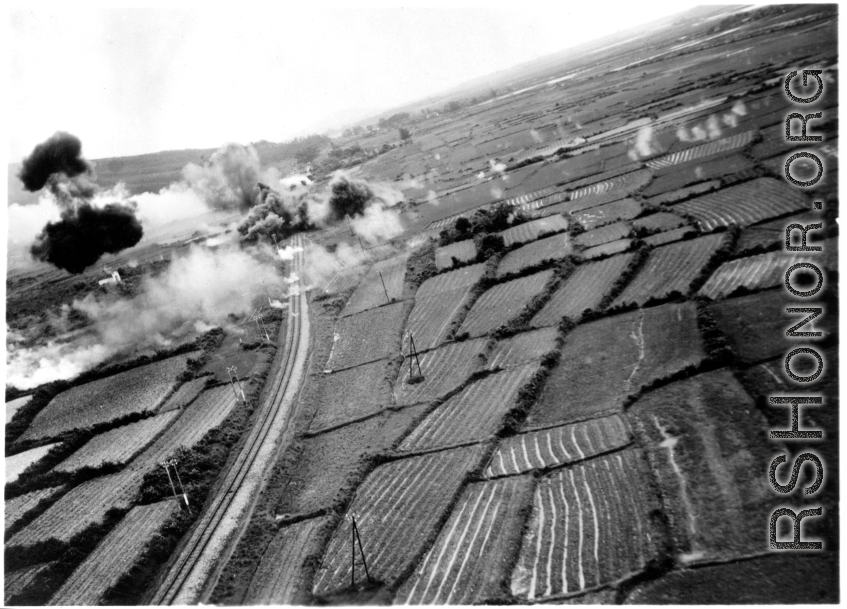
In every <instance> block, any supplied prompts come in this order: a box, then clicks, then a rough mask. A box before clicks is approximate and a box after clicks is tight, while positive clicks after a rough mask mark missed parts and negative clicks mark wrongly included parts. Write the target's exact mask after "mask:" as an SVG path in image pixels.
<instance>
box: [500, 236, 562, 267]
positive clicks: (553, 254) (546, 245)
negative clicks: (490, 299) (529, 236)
mask: <svg viewBox="0 0 847 609" xmlns="http://www.w3.org/2000/svg"><path fill="white" fill-rule="evenodd" d="M572 251H573V248H571V246H570V235H568V234H567V233H560V234H558V235H553V236H552V237H547V238H546V239H539V240H538V241H534V242H533V243H529V244H527V245H524V246H523V247H520V248H518V249H516V250H513V251H511V252H509V253H508V254H506V255H505V256H504V257H503V259H502V260H501V261H500V264H499V265H498V267H497V276H498V277H504V276H506V275H508V274H510V273H517V272H518V271H520V270H521V269H525V268H527V267H530V266H535V265H536V264H541V263H542V262H544V261H545V260H556V259H561V258H564V257H565V256H567V255H568V254H570V253H572Z"/></svg>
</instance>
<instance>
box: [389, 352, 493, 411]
mask: <svg viewBox="0 0 847 609" xmlns="http://www.w3.org/2000/svg"><path fill="white" fill-rule="evenodd" d="M485 344H486V340H485V339H484V338H480V339H477V340H466V341H462V342H458V343H450V344H447V345H444V346H442V347H439V348H438V349H434V350H432V351H427V352H426V353H421V354H420V356H419V358H418V359H419V361H420V366H421V371H422V372H423V377H424V380H423V381H422V382H419V383H414V384H410V383H408V382H407V381H408V379H409V376H410V375H409V358H406V359H405V360H404V361H403V365H402V366H401V367H400V376H399V377H398V379H397V381H396V382H395V383H394V401H395V402H396V403H397V404H398V405H408V404H417V403H419V402H429V401H432V400H434V399H436V398H439V397H441V396H443V395H446V394H447V393H449V392H450V391H452V390H453V389H455V388H456V387H459V386H460V385H461V384H462V383H464V382H465V381H466V380H467V379H468V378H469V377H470V376H471V374H473V373H474V372H476V371H477V370H481V369H482V367H483V366H484V360H483V356H484V354H485ZM413 365H414V368H413V372H414V374H415V375H417V374H418V368H417V361H415V362H413Z"/></svg>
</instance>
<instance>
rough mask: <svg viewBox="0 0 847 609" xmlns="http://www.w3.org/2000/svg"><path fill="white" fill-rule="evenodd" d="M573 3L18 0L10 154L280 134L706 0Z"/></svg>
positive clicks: (94, 154) (120, 149)
mask: <svg viewBox="0 0 847 609" xmlns="http://www.w3.org/2000/svg"><path fill="white" fill-rule="evenodd" d="M567 4H569V3H566V2H558V3H556V4H552V3H550V4H549V5H548V4H534V3H531V2H515V1H512V2H508V3H496V2H495V3H487V4H486V5H485V6H484V7H480V8H449V7H448V6H447V5H446V4H445V5H444V6H434V5H432V4H431V3H430V4H429V5H420V4H419V5H418V6H408V5H407V8H400V7H399V6H393V7H392V6H387V5H385V6H381V5H375V4H371V5H367V6H361V5H360V6H359V8H355V9H353V8H342V7H343V6H345V5H340V4H339V5H338V6H331V5H326V4H324V5H321V7H319V8H307V7H306V5H305V4H299V5H297V6H294V7H288V6H286V7H284V8H283V7H282V6H271V3H266V5H267V8H265V7H264V5H256V4H251V3H244V2H232V1H230V2H227V3H226V4H224V3H215V2H205V3H202V4H193V5H189V4H184V3H170V6H171V7H172V6H175V5H176V6H179V8H171V7H168V5H164V4H162V5H160V6H154V7H149V8H126V7H119V8H105V7H103V6H96V5H87V4H85V3H79V2H76V3H73V7H76V8H73V7H71V6H70V3H69V4H68V5H58V4H56V5H46V6H45V5H39V4H35V5H33V6H31V7H30V6H24V5H18V6H17V7H13V8H12V9H11V11H10V25H11V29H10V36H9V37H8V40H9V43H8V44H9V55H10V66H11V67H10V80H11V82H10V83H9V86H8V87H7V88H6V90H7V98H8V99H7V104H8V106H7V117H8V130H9V155H10V158H9V160H10V161H12V162H15V161H20V160H21V158H22V157H23V156H25V155H27V154H29V152H30V151H31V150H32V148H33V146H34V145H35V144H37V143H39V142H41V141H42V140H44V139H46V138H47V137H49V136H50V135H51V134H52V133H53V132H55V131H57V130H64V131H70V132H71V133H73V134H75V135H77V136H78V137H80V139H82V142H83V153H84V154H85V156H87V157H89V158H98V157H105V156H120V155H128V154H138V153H145V152H155V151H159V150H166V149H176V148H207V147H217V146H219V145H221V144H222V143H224V142H227V141H236V142H241V143H247V142H250V141H256V140H260V139H266V140H270V141H282V140H285V139H288V138H290V137H292V136H295V135H301V134H303V133H304V132H305V131H306V130H308V128H309V126H310V125H312V124H314V123H316V122H319V121H322V120H324V119H326V118H327V117H330V116H332V115H334V114H336V113H337V112H339V111H344V110H349V109H357V108H364V109H379V108H385V109H388V108H391V107H392V106H395V105H399V104H402V103H405V102H409V101H413V100H415V99H419V98H423V97H425V96H427V95H429V94H433V93H438V92H440V91H442V90H444V89H447V88H450V87H453V86H456V85H459V84H461V83H463V82H465V81H467V80H470V79H472V78H474V77H478V76H482V75H485V74H488V73H491V72H495V71H497V70H500V69H503V68H507V67H510V66H512V65H515V64H518V63H521V62H524V61H528V60H531V59H534V58H537V57H542V56H544V55H547V54H550V53H553V52H555V51H558V50H561V49H563V48H566V47H569V46H572V45H574V44H578V43H581V42H585V41H587V40H591V39H593V38H598V37H601V36H604V35H607V34H611V33H614V32H616V31H621V30H625V29H626V28H627V27H629V26H632V25H636V24H639V23H644V22H648V21H651V20H653V19H656V18H659V17H661V16H664V15H667V14H671V13H675V12H679V11H682V10H685V9H686V8H688V7H690V6H693V5H694V3H691V2H688V3H665V2H662V3H657V2H654V3H634V2H633V3H629V2H626V3H625V2H616V3H605V4H604V3H602V2H585V3H581V5H583V7H582V8H574V7H570V6H567ZM80 7H82V8H80Z"/></svg>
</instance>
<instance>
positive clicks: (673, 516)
mask: <svg viewBox="0 0 847 609" xmlns="http://www.w3.org/2000/svg"><path fill="white" fill-rule="evenodd" d="M727 404H732V405H733V407H732V408H727ZM630 412H631V414H632V420H633V428H634V431H635V433H636V435H637V436H638V437H639V439H640V444H641V445H642V446H644V447H645V451H646V454H647V456H648V459H649V461H650V464H651V468H652V469H653V471H654V475H655V476H656V478H657V480H658V484H659V487H660V488H662V489H663V491H662V492H663V496H662V501H663V503H664V504H665V513H667V514H668V515H669V516H670V526H671V528H672V531H673V538H674V546H675V547H676V548H677V551H678V552H679V560H681V561H682V562H683V563H691V562H697V561H708V560H710V559H715V558H720V559H727V558H732V557H740V556H745V555H750V554H755V553H759V552H765V551H766V550H767V539H765V538H764V536H763V535H762V534H761V529H762V527H763V525H762V523H765V522H767V517H768V515H769V514H770V513H771V512H772V511H773V509H775V508H776V507H777V504H779V503H780V497H778V496H775V495H774V493H773V491H772V489H770V487H769V485H768V480H767V477H766V476H763V475H762V473H761V472H765V471H767V468H768V463H769V462H770V460H771V459H772V458H773V452H774V450H773V444H772V443H771V442H770V441H769V440H768V438H767V437H766V436H765V434H764V433H762V430H765V429H767V428H768V423H767V421H766V420H765V419H764V417H763V416H762V414H761V413H760V412H759V411H758V410H757V409H756V408H755V406H754V403H753V399H752V398H751V397H750V396H749V395H748V394H747V393H746V392H745V391H744V389H743V388H742V387H741V385H740V384H739V383H738V381H737V380H736V379H735V377H734V376H733V375H732V373H731V372H729V371H728V370H726V369H722V370H717V371H714V372H707V373H704V374H700V375H697V376H694V377H691V378H689V379H686V380H683V381H679V382H676V383H672V384H670V385H667V386H665V387H661V388H660V389H657V390H656V391H654V392H651V393H649V394H647V395H645V396H644V397H643V398H641V399H639V400H638V401H637V402H635V403H634V404H633V405H632V407H631V408H630ZM716 498H717V500H716Z"/></svg>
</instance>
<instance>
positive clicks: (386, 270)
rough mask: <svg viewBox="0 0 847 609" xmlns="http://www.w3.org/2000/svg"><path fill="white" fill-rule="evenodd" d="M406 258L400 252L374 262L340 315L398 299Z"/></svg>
mask: <svg viewBox="0 0 847 609" xmlns="http://www.w3.org/2000/svg"><path fill="white" fill-rule="evenodd" d="M408 258H409V255H408V254H402V255H400V256H395V257H393V258H389V259H387V260H382V261H380V262H377V263H376V264H374V265H373V266H372V267H371V268H370V270H369V271H368V272H367V273H365V276H364V277H363V278H362V281H361V282H360V283H359V286H358V287H357V288H356V290H355V291H354V292H353V294H352V295H351V296H350V300H348V301H347V305H346V306H345V307H344V310H343V311H342V312H341V316H342V317H344V316H347V315H355V314H356V313H361V312H362V311H366V310H368V309H373V308H375V307H378V306H381V305H384V304H388V303H389V302H390V301H391V300H399V299H400V298H401V297H402V296H403V279H404V277H405V276H406V260H407V259H408ZM386 292H387V293H388V298H387V299H386Z"/></svg>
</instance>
